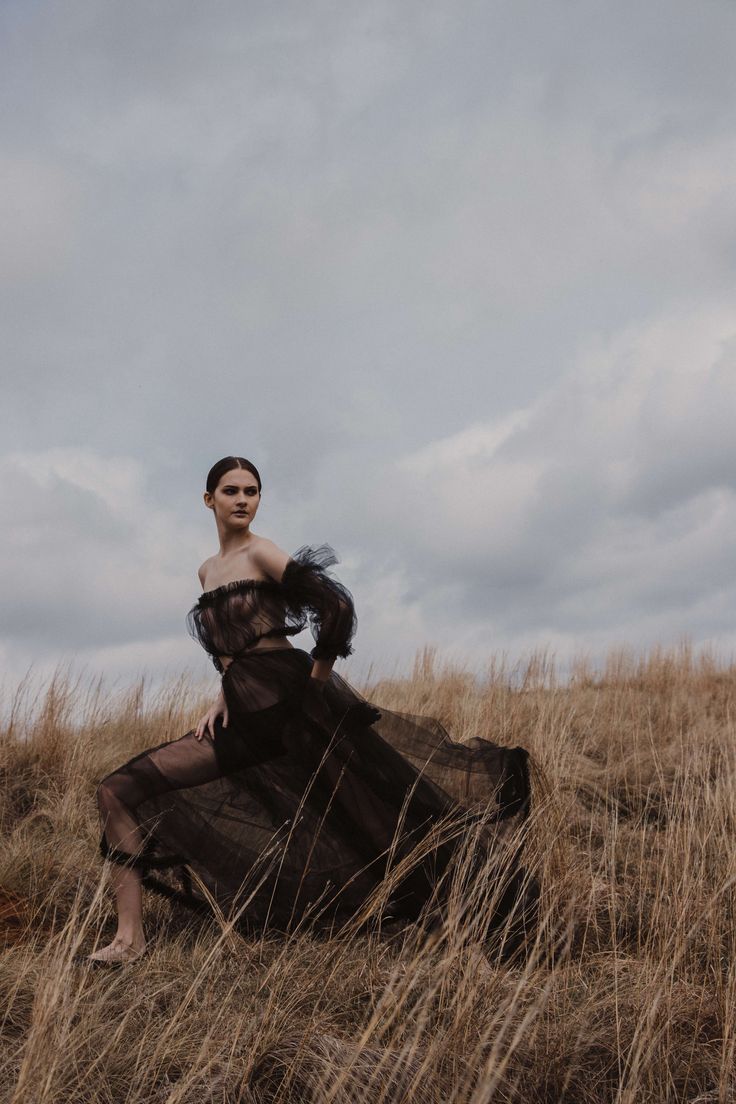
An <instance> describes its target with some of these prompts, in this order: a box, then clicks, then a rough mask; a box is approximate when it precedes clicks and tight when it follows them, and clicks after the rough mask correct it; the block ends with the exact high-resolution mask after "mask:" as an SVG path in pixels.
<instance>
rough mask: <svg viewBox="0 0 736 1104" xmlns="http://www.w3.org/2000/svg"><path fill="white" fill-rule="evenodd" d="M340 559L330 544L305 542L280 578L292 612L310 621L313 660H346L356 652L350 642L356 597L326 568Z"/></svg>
mask: <svg viewBox="0 0 736 1104" xmlns="http://www.w3.org/2000/svg"><path fill="white" fill-rule="evenodd" d="M337 562H338V561H337V556H336V555H335V553H334V551H333V549H332V548H331V547H330V545H329V544H321V545H319V547H317V548H312V547H310V546H309V545H302V547H301V548H299V549H298V550H297V551H296V552H295V553H294V555H293V556H292V557H291V558H290V559H289V562H288V563H287V565H286V568H285V569H284V574H283V576H282V578H281V582H282V584H283V588H284V597H285V598H286V602H287V604H288V606H289V608H290V611H291V613H292V615H293V616H295V617H296V618H306V619H308V620H309V627H310V629H311V631H312V636H313V637H314V640H315V645H314V648H312V651H311V653H310V654H311V656H312V658H313V659H335V658H336V657H337V656H341V657H342V658H343V659H344V658H345V657H347V656H349V655H352V651H353V649H352V645H351V641H352V638H353V636H354V635H355V629H356V627H357V618H356V616H355V606H354V603H353V597H352V595H351V593H350V591H349V590H348V589H347V587H345V586H343V584H342V583H341V582H339V581H338V580H337V579H335V578H334V577H333V576H332V575H329V574H328V573H327V571H326V568H328V567H331V566H332V565H333V564H335V563H337Z"/></svg>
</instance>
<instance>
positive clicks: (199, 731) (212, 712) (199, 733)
mask: <svg viewBox="0 0 736 1104" xmlns="http://www.w3.org/2000/svg"><path fill="white" fill-rule="evenodd" d="M220 715H222V727H223V728H227V722H228V712H227V702H226V701H225V696H224V694H222V692H221V693H220V694H219V695H218V697H217V701H216V702H215V704H214V705H211V706H210V708H209V709H208V710H207V712H206V713H205V714H204V716H203V717H200V719H199V720H198V721H197V727H196V728H195V730H194V735H195V736H196V737H197V739H198V740H201V739H202V737H203V736H206V735H207V730H208V729H209V738H210V740H214V738H215V721H216V720H217V718H218V717H219V716H220Z"/></svg>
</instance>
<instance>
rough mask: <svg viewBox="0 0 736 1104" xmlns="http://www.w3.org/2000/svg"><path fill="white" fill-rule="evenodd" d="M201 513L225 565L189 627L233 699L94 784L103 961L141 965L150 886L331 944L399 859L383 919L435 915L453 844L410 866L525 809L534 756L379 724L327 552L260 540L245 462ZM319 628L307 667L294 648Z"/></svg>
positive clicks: (393, 719) (225, 467)
mask: <svg viewBox="0 0 736 1104" xmlns="http://www.w3.org/2000/svg"><path fill="white" fill-rule="evenodd" d="M204 501H205V505H206V506H207V508H208V509H210V510H212V512H213V514H214V516H215V522H216V525H217V533H218V537H219V542H220V551H219V552H218V553H216V554H215V555H214V556H211V557H210V558H209V559H208V560H206V561H205V562H204V563H203V564H202V566H201V567H200V569H199V580H200V583H201V586H202V589H203V593H202V594H201V596H200V598H199V600H198V601H197V603H196V604H195V605H194V606H193V607H192V609H191V610H190V611H189V614H188V617H187V626H188V629H189V631H190V633H191V635H192V636H193V637H194V638H195V639H196V640H197V641H198V642H199V643H200V644H201V645H202V646H203V647H204V649H205V650H206V651H207V652H208V653H209V654H210V656H211V657H212V661H213V663H214V665H215V667H216V669H217V670H218V672H220V673H221V674H222V686H221V690H220V693H219V694H218V697H217V699H216V701H215V702H214V703H213V704H212V706H211V707H210V708H209V709H208V710H207V712H206V713H205V714H204V716H203V717H201V718H200V720H199V721H198V722H197V725H196V727H195V728H193V729H191V730H190V731H189V732H187V733H186V734H185V735H184V736H182V737H180V738H179V739H177V740H174V741H171V742H170V743H166V744H162V745H161V746H159V747H157V748H153V749H151V750H149V751H146V752H144V753H143V754H142V755H138V756H136V757H135V758H134V759H131V760H130V761H129V762H128V763H125V764H124V765H123V766H121V767H120V768H119V769H118V770H116V771H114V772H113V773H112V774H110V775H108V776H107V777H106V778H105V779H103V781H102V782H101V783H100V785H99V787H98V791H97V796H98V804H99V810H100V816H101V820H102V826H103V834H102V839H101V844H100V846H101V851H102V854H103V856H105V857H106V858H108V859H110V860H112V863H113V867H112V869H113V886H114V890H115V896H116V904H117V912H118V928H117V933H116V935H115V938H114V939H113V940H112V942H111V943H109V944H108V945H107V946H106V947H103V948H102V949H101V950H99V951H97V952H95V953H94V954H92V955H90V956H89V959H88V961H90V962H91V963H95V964H105V965H120V964H121V963H124V962H130V961H133V960H135V959H136V958H138V957H140V956H141V955H142V954H143V953H144V951H145V947H146V941H145V936H144V931H143V921H142V909H141V902H142V885H144V884H145V885H146V886H149V887H150V888H152V889H154V890H156V891H158V892H160V893H163V894H164V895H166V896H168V897H170V898H172V899H174V900H179V901H182V902H184V903H186V904H188V905H191V906H194V907H197V906H200V907H201V906H206V907H209V905H208V903H209V904H211V902H212V900H214V901H215V902H216V904H217V905H218V906H219V907H220V908H221V909H222V910H223V912H225V913H226V914H228V915H237V918H238V920H239V921H240V922H242V923H244V924H246V925H248V924H249V925H253V926H255V927H256V928H259V929H262V928H264V927H266V926H271V927H274V928H276V929H278V930H282V931H288V930H290V929H291V928H292V927H293V926H294V925H296V924H298V923H309V924H310V925H311V926H313V927H314V928H316V929H317V930H325V929H327V930H334V929H335V927H336V926H339V925H340V924H342V923H344V922H345V921H347V920H349V919H351V918H354V917H355V915H356V913H358V912H359V911H360V909H361V907H362V906H363V905H365V903H366V901H367V899H368V898H369V897H370V895H371V894H372V893H373V892H374V891H375V890H376V889H377V888H378V887H380V886H381V884H382V883H383V882H384V879H386V877H387V874H388V873H389V871H393V870H395V868H396V867H397V864H398V863H401V862H402V861H403V862H404V863H405V870H404V871H403V873H401V875H400V877H399V879H398V882H397V881H396V879H394V882H393V883H392V884H391V889H392V896H391V899H390V901H389V902H388V903H387V906H386V908H385V910H384V912H383V915H384V917H385V916H390V917H392V918H398V919H405V920H417V919H421V918H425V919H426V918H428V917H431V916H432V915H433V913H432V912H431V908H430V905H431V904H432V900H433V896H434V897H435V898H436V888H437V884H438V877H439V876H441V874H442V873H443V872H444V871H446V870H447V869H448V866H449V863H450V861H451V859H452V856H453V844H452V840H451V839H450V838H446V839H444V840H443V839H442V838H441V834H440V835H438V836H437V841H438V842H437V844H436V846H433V847H431V848H429V853H427V854H425V855H424V857H423V858H419V859H417V861H415V862H414V861H412V859H411V858H410V856H411V855H412V850H413V849H414V848H416V846H417V844H420V843H421V842H422V840H423V839H424V840H425V842H426V839H427V838H428V833H430V831H431V830H432V829H433V828H434V830H435V831H436V830H437V827H438V825H442V824H444V823H449V821H451V820H452V818H453V816H454V817H455V820H457V818H458V815H459V816H460V822H461V823H462V818H463V816H465V818H466V820H465V822H466V823H467V824H471V823H473V814H472V812H471V806H473V805H474V806H475V808H476V814H477V810H478V808H479V805H480V806H483V807H484V808H485V809H486V811H487V809H488V807H489V802H490V801H493V802H495V805H494V808H495V819H496V820H506V819H507V818H509V819H511V818H516V819H517V820H518V819H519V818H522V819H523V817H525V816H526V814H527V812H528V809H529V797H530V794H529V772H528V762H527V759H528V756H527V752H526V751H525V750H524V749H523V748H501V747H498V746H496V745H494V744H492V743H490V742H489V741H487V740H483V739H480V738H475V739H474V740H472V741H471V742H470V743H467V744H455V743H453V742H452V741H451V740H450V739H449V737H448V735H447V733H446V732H445V730H444V729H443V728H442V726H441V725H440V724H439V723H438V722H437V721H435V720H433V719H432V718H425V717H412V716H409V715H407V714H403V713H396V712H391V711H389V710H386V709H382V710H380V711H379V710H378V709H377V708H375V706H373V705H371V704H370V703H369V702H367V701H365V700H364V699H363V698H362V697H361V696H360V695H359V694H358V693H357V692H356V691H355V690H354V689H353V687H351V686H350V685H349V684H348V683H347V682H346V681H345V680H343V679H342V678H341V677H340V676H339V675H338V674H336V673H335V672H334V671H333V670H332V667H333V664H334V662H335V659H336V658H337V657H338V656H340V657H346V656H348V655H350V654H351V653H352V645H351V640H352V638H353V635H354V633H355V628H356V617H355V611H354V606H353V601H352V598H351V595H350V593H349V592H348V590H347V589H346V588H345V587H344V586H343V585H342V584H341V583H339V582H338V581H337V580H336V579H335V578H334V577H333V576H331V575H330V574H329V573H328V572H327V570H326V569H327V568H328V567H330V566H331V565H332V564H334V563H335V562H336V558H335V556H334V553H333V552H332V549H331V548H330V547H329V546H328V545H322V546H320V547H318V548H310V547H308V546H304V547H302V548H300V549H299V550H298V551H297V552H296V553H295V554H294V555H293V556H289V555H287V553H286V552H284V551H282V550H281V549H280V548H278V547H277V545H275V544H274V543H273V541H271V540H268V539H267V538H266V537H262V536H258V535H256V534H255V533H254V532H253V531H252V528H251V527H252V523H253V519H254V517H255V515H256V512H257V510H258V507H259V505H260V501H261V479H260V476H259V474H258V471H257V469H256V468H255V467H254V465H253V464H252V463H251V462H250V461H249V460H246V459H244V458H243V457H234V456H227V457H224V458H223V459H222V460H220V461H218V463H217V464H215V465H214V467H213V468H212V469H211V471H210V472H209V474H208V476H207V483H206V491H205V493H204ZM307 624H309V625H310V627H311V630H312V633H313V636H314V639H315V646H314V648H313V649H312V651H311V653H307V652H306V651H304V650H302V649H301V648H297V647H294V645H293V644H292V643H291V641H290V640H289V637H290V636H293V635H294V634H296V633H298V632H300V631H301V630H302V629H304V628H305V627H306V626H307ZM471 791H472V792H471ZM448 818H449V820H448ZM426 851H427V848H426V847H425V852H426ZM511 873H512V875H513V876H515V877H517V878H518V875H519V871H518V870H514V871H512V872H511ZM386 884H388V883H386ZM506 898H508V894H506ZM506 898H504V901H505V903H504V904H503V905H502V907H501V911H502V910H503V909H507V908H508V907H510V904H511V902H509V901H508V900H506ZM434 903H435V906H436V903H437V902H436V900H435V902H434ZM368 911H369V912H370V909H369V910H368ZM500 919H502V917H501V916H500V915H496V916H494V917H493V922H494V923H498V922H499V920H500Z"/></svg>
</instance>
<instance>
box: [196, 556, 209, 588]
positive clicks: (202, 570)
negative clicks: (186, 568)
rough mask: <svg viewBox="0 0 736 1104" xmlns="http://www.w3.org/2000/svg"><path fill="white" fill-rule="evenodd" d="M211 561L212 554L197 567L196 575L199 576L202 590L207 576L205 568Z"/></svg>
mask: <svg viewBox="0 0 736 1104" xmlns="http://www.w3.org/2000/svg"><path fill="white" fill-rule="evenodd" d="M211 562H212V556H208V557H207V559H206V560H205V561H204V563H203V564H202V565H201V566H200V567H198V568H197V575H198V576H199V582H200V586H201V587H202V589H203V590H204V581H205V579H206V578H207V568H208V567H209V565H210V563H211Z"/></svg>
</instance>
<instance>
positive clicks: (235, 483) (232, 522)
mask: <svg viewBox="0 0 736 1104" xmlns="http://www.w3.org/2000/svg"><path fill="white" fill-rule="evenodd" d="M204 500H205V504H206V505H207V506H209V507H210V509H211V510H214V511H215V517H216V518H217V519H218V521H220V522H222V524H223V525H227V526H228V527H229V528H234V529H247V528H248V526H249V525H250V523H251V522H252V520H253V518H254V517H255V513H256V510H257V509H258V505H259V503H260V501H261V496H260V493H259V491H258V481H257V480H256V477H255V476H254V475H253V473H252V472H249V471H247V470H246V469H244V468H232V469H231V470H230V471H229V472H225V474H224V475H223V476H222V477H221V479H220V482H219V483H218V484H217V486H216V487H215V490H214V493H213V494H209V493H208V492H207V491H205V493H204Z"/></svg>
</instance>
